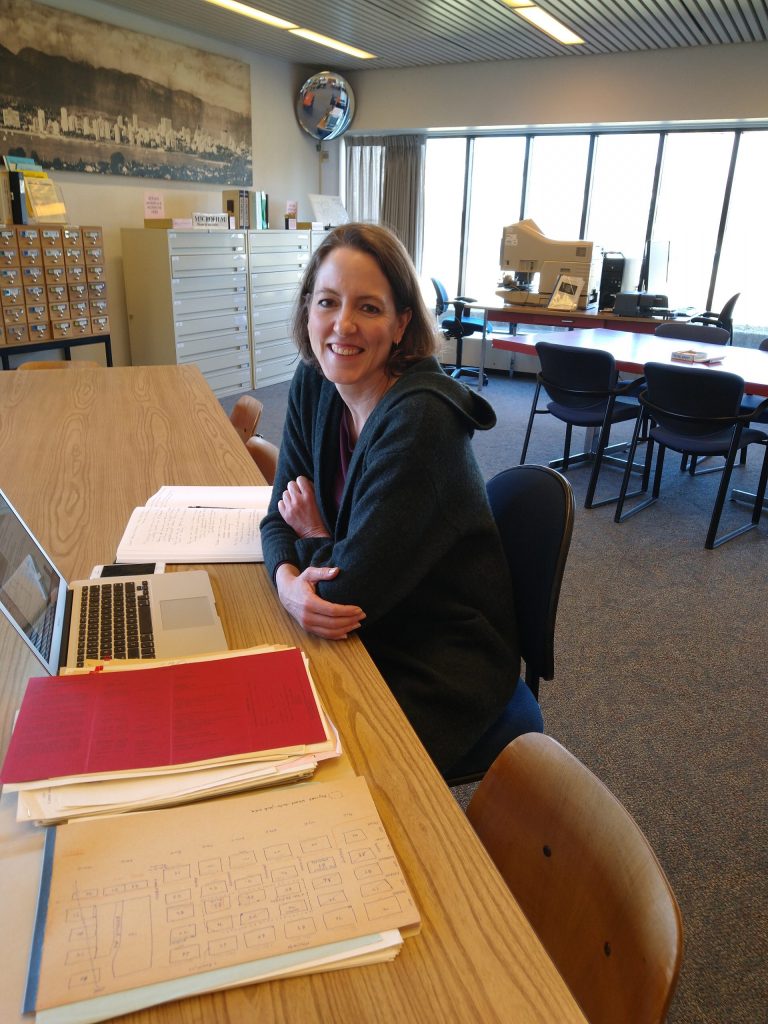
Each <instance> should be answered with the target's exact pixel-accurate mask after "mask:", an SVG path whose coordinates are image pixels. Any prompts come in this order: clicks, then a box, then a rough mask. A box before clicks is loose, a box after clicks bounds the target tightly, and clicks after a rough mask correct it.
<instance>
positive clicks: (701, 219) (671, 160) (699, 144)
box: [648, 132, 733, 312]
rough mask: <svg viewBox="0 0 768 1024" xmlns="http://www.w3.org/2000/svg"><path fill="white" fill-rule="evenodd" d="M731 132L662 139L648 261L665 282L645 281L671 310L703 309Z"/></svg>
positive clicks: (658, 280)
mask: <svg viewBox="0 0 768 1024" xmlns="http://www.w3.org/2000/svg"><path fill="white" fill-rule="evenodd" d="M732 149H733V132H679V133H677V134H670V135H668V136H667V139H666V143H665V146H664V158H663V163H662V168H661V181H660V183H659V195H658V202H657V205H656V220H655V223H654V225H653V234H652V239H651V242H652V254H651V255H652V258H653V257H656V258H657V263H658V262H661V260H663V251H664V249H665V247H667V246H668V254H669V256H668V270H667V273H666V282H665V281H664V279H663V276H662V275H661V274H660V273H658V269H657V278H656V280H655V281H654V280H653V279H652V277H649V280H648V288H649V290H650V291H656V290H657V289H662V290H663V291H664V292H665V293H666V294H667V295H668V297H669V302H670V305H671V306H673V307H680V308H683V309H684V308H686V307H693V309H694V311H695V312H700V311H701V310H702V309H704V308H705V305H706V301H707V293H708V291H709V283H710V279H711V276H712V267H713V262H714V257H715V247H716V244H717V232H718V228H719V226H720V217H721V214H722V208H723V197H724V194H725V185H726V181H727V178H728V165H729V163H730V159H731V150H732Z"/></svg>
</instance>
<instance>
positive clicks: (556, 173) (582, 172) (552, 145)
mask: <svg viewBox="0 0 768 1024" xmlns="http://www.w3.org/2000/svg"><path fill="white" fill-rule="evenodd" d="M588 155H589V136H588V135H551V136H550V135H539V136H536V137H535V138H534V140H533V142H532V144H531V158H530V167H529V170H528V191H527V194H526V197H525V216H526V217H531V218H532V219H533V220H534V221H535V222H536V224H537V225H538V226H539V227H540V228H541V230H542V231H543V232H544V234H545V235H547V236H548V237H549V238H559V239H562V240H563V241H572V240H573V239H575V238H579V237H581V236H580V234H579V231H580V229H581V211H582V208H583V206H584V183H585V181H586V175H587V157H588Z"/></svg>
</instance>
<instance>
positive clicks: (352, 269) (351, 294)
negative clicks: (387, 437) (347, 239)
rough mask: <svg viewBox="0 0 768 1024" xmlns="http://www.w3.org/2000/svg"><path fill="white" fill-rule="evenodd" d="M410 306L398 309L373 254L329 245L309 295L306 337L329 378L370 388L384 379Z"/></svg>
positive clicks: (347, 384)
mask: <svg viewBox="0 0 768 1024" xmlns="http://www.w3.org/2000/svg"><path fill="white" fill-rule="evenodd" d="M410 318H411V313H410V310H407V311H406V312H405V313H401V314H398V313H397V312H396V310H395V300H394V296H393V295H392V289H391V287H390V285H389V281H387V279H386V277H385V276H384V274H383V273H382V271H381V268H380V267H379V265H378V263H377V262H376V260H375V259H374V258H373V257H372V256H369V255H368V253H366V252H360V251H359V250H358V249H347V248H338V249H332V250H331V252H330V253H329V254H328V256H326V258H325V259H324V260H323V262H322V263H321V264H320V268H319V270H318V272H317V278H316V279H315V288H314V291H313V292H312V295H311V296H310V299H309V322H308V327H309V340H310V343H311V345H312V351H313V353H314V355H315V358H316V359H317V361H318V363H319V364H320V369H321V370H322V372H323V375H324V376H325V377H326V378H327V379H328V380H329V381H331V382H332V383H334V384H336V385H341V386H354V387H361V388H363V389H368V388H369V387H371V386H373V387H376V386H378V385H383V384H385V383H386V382H387V381H388V379H389V378H388V374H387V371H386V369H385V367H386V363H387V360H388V359H389V355H390V353H391V351H392V345H393V344H398V343H399V342H400V339H401V338H402V336H403V331H404V330H405V328H406V326H407V324H408V321H409V320H410Z"/></svg>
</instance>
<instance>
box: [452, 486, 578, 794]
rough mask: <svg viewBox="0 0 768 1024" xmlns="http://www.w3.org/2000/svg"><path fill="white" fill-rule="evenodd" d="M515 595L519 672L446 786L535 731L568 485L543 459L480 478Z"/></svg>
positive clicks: (559, 575)
mask: <svg viewBox="0 0 768 1024" xmlns="http://www.w3.org/2000/svg"><path fill="white" fill-rule="evenodd" d="M488 500H489V501H490V504H491V511H492V512H493V516H494V519H495V520H496V523H497V525H498V528H499V533H500V535H501V542H502V546H503V548H504V554H505V557H506V560H507V564H508V565H509V570H510V577H511V579H512V588H513V592H514V598H515V620H516V621H515V622H514V623H511V624H510V625H511V627H512V628H514V629H515V630H516V633H517V640H518V644H519V647H520V653H521V655H522V657H523V661H524V662H525V677H524V678H523V677H522V676H521V677H520V679H518V681H517V686H516V687H515V692H514V694H513V696H512V699H511V700H510V702H509V704H508V705H507V707H506V708H505V709H504V712H503V714H502V715H501V717H500V718H499V719H498V720H497V721H496V722H494V724H493V725H492V726H491V727H490V729H488V731H487V732H486V733H485V734H484V735H483V736H482V737H481V738H480V740H479V741H478V742H477V743H476V744H475V746H474V747H473V748H472V750H470V752H469V753H468V754H466V755H465V756H464V757H463V758H461V760H460V761H459V763H458V764H456V765H454V766H453V768H452V769H451V771H450V772H448V773H447V775H446V779H447V781H448V784H449V785H451V786H456V785H460V784H462V783H465V782H475V781H477V780H478V779H480V778H482V777H483V775H484V774H485V772H486V771H487V770H488V768H489V767H490V765H491V764H492V762H493V761H494V759H495V758H496V757H497V755H498V754H499V753H500V751H502V750H503V749H504V747H505V746H506V745H507V744H508V743H509V742H510V741H511V740H513V739H514V738H515V737H516V736H520V735H521V734H523V733H526V732H543V730H544V721H543V717H542V714H541V709H540V707H539V704H538V700H537V698H538V695H539V680H540V679H552V678H553V676H554V674H555V651H554V645H555V619H556V617H557V605H558V600H559V597H560V584H561V582H562V579H563V572H564V571H565V562H566V559H567V557H568V549H569V547H570V543H571V534H572V533H573V506H574V502H573V491H572V490H571V485H570V484H569V483H568V481H567V480H566V479H565V477H564V476H562V474H560V473H558V472H556V471H555V470H554V469H550V468H549V467H548V466H514V467H513V468H512V469H506V470H504V471H503V472H502V473H499V474H497V475H496V476H495V477H493V479H492V480H490V481H489V482H488Z"/></svg>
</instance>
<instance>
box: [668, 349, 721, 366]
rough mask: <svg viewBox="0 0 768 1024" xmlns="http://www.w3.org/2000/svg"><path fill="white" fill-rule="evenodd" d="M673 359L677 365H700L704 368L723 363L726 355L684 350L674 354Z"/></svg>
mask: <svg viewBox="0 0 768 1024" xmlns="http://www.w3.org/2000/svg"><path fill="white" fill-rule="evenodd" d="M672 359H673V360H674V361H675V362H676V363H698V364H700V365H704V366H713V365H714V364H716V363H722V361H723V360H724V359H725V353H724V352H723V353H722V354H721V353H720V352H715V353H712V352H704V351H703V350H701V349H695V348H684V349H679V350H678V351H677V352H673V353H672Z"/></svg>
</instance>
